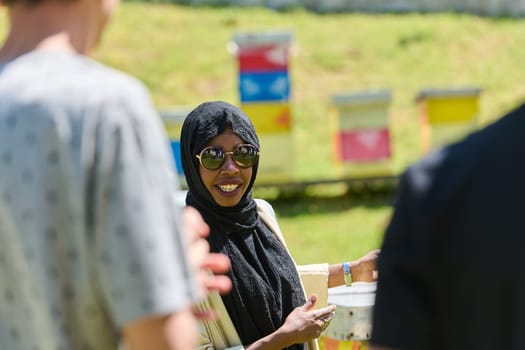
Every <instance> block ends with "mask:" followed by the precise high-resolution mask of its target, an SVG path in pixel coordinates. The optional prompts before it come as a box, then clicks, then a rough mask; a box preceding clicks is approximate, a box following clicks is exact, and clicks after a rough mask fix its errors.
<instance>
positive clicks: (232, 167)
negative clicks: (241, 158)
mask: <svg viewBox="0 0 525 350" xmlns="http://www.w3.org/2000/svg"><path fill="white" fill-rule="evenodd" d="M221 170H222V171H229V172H235V171H239V167H238V166H237V164H235V162H234V161H233V158H232V155H231V154H227V155H226V159H225V160H224V164H223V165H222V167H221Z"/></svg>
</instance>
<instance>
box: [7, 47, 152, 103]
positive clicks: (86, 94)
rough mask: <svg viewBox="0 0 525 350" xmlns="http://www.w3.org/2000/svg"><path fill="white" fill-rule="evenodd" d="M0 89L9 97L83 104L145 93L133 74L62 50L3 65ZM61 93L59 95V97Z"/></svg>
mask: <svg viewBox="0 0 525 350" xmlns="http://www.w3.org/2000/svg"><path fill="white" fill-rule="evenodd" d="M2 75H3V77H2V78H3V79H2V84H4V85H3V91H4V90H5V91H7V92H8V91H16V94H14V93H13V94H14V96H12V97H13V98H19V99H25V100H28V99H30V100H33V101H38V100H40V99H41V100H43V101H54V102H55V103H61V102H60V101H62V102H64V103H72V104H75V105H80V106H81V105H83V104H90V103H97V102H98V101H100V100H103V101H111V100H112V99H123V98H126V99H127V100H128V101H134V100H135V99H136V98H139V96H148V95H147V91H146V89H145V87H144V85H143V84H142V83H141V82H140V81H139V80H138V79H136V78H134V77H132V76H130V75H128V74H126V73H123V72H121V71H118V70H117V69H114V68H111V67H109V66H107V65H105V64H102V63H100V62H97V61H95V60H93V59H91V58H89V57H86V56H83V55H79V54H74V53H69V52H62V51H51V50H49V51H44V50H42V51H39V50H35V51H32V52H29V53H26V54H24V55H22V56H20V57H18V58H17V59H15V60H13V61H11V62H9V63H8V64H6V65H5V66H4V69H3V72H2ZM61 97H62V98H61Z"/></svg>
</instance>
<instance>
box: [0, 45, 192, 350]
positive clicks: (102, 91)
mask: <svg viewBox="0 0 525 350" xmlns="http://www.w3.org/2000/svg"><path fill="white" fill-rule="evenodd" d="M171 161H172V160H171V157H170V153H169V146H168V143H167V139H166V136H165V134H164V131H163V128H162V125H161V121H160V119H159V117H158V116H157V114H156V113H155V110H154V108H153V107H152V104H151V102H150V100H149V97H148V95H147V93H146V91H145V89H144V88H143V86H142V85H141V84H140V83H139V82H138V81H136V80H135V79H133V78H131V77H129V76H126V75H124V74H122V73H119V72H117V71H115V70H112V69H110V68H108V67H105V66H103V65H101V64H98V63H96V62H94V61H92V60H90V59H88V58H85V57H83V56H77V55H71V54H64V53H58V52H33V53H29V54H26V55H24V56H21V57H19V58H18V59H16V60H14V61H12V62H10V63H8V64H4V65H0V349H6V350H8V349H9V350H17V349H28V350H37V349H42V350H44V349H67V350H70V349H86V350H87V349H112V348H113V349H114V348H116V347H117V345H118V342H119V335H118V332H119V329H120V328H121V327H122V326H124V325H126V324H128V323H129V322H132V321H134V320H137V319H139V318H142V317H146V316H149V315H153V314H164V313H169V312H172V311H175V310H178V309H180V308H181V307H184V306H186V305H187V304H188V302H190V301H191V300H193V299H194V298H195V295H196V292H195V288H194V281H193V280H192V278H191V275H190V273H189V267H188V266H187V264H186V256H185V252H184V249H183V248H184V245H183V238H182V237H181V235H180V233H179V232H180V228H179V227H178V224H179V222H180V212H179V210H180V209H179V207H177V206H176V205H175V203H174V201H173V193H174V191H175V190H176V186H177V185H178V184H177V183H175V182H174V181H175V180H174V177H170V170H169V169H171V168H172V167H173V165H172V164H171Z"/></svg>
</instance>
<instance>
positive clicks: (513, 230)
mask: <svg viewBox="0 0 525 350" xmlns="http://www.w3.org/2000/svg"><path fill="white" fill-rule="evenodd" d="M524 134H525V109H524V107H523V106H522V107H520V108H518V109H516V110H515V111H513V112H511V113H510V114H508V115H506V116H505V117H503V118H502V119H501V120H499V121H497V122H495V123H494V124H492V125H490V126H488V127H487V128H485V129H483V130H481V131H479V132H476V133H474V134H472V135H471V136H469V137H468V138H466V139H465V140H464V141H462V142H459V143H457V144H453V145H451V146H449V147H446V148H444V149H443V150H441V151H439V152H437V153H435V154H433V155H431V156H429V157H428V158H427V159H425V160H423V161H421V162H419V163H418V164H416V165H414V166H412V167H410V168H409V169H408V170H407V171H406V173H405V174H404V175H403V176H402V178H401V183H400V188H399V198H398V202H397V204H396V206H395V211H394V215H393V218H392V221H391V223H390V226H389V228H388V229H387V232H386V235H385V239H384V243H383V247H382V249H381V254H380V256H379V282H378V290H377V298H376V305H375V310H374V321H373V331H372V339H371V343H373V344H375V345H374V346H372V347H371V349H373V350H378V349H418V350H421V349H439V350H443V349H461V350H469V349H473V350H474V349H475V350H480V349H505V350H513V349H514V350H518V349H525V333H524V332H523V329H525V255H524V254H523V251H522V250H523V247H524V246H525V229H524V224H523V219H524V217H525V209H524V208H525V206H524V199H525V163H524V161H523V160H524V159H525V136H524Z"/></svg>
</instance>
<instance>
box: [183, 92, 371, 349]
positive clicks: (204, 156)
mask: <svg viewBox="0 0 525 350" xmlns="http://www.w3.org/2000/svg"><path fill="white" fill-rule="evenodd" d="M180 145H181V155H182V157H181V158H182V167H183V169H184V175H185V176H186V182H187V184H188V193H187V196H186V203H187V204H188V205H190V206H192V207H194V208H196V209H197V210H199V212H200V213H201V215H202V216H203V218H204V220H205V221H206V222H207V223H208V225H209V226H210V235H209V236H208V241H209V242H210V245H211V249H212V251H214V252H220V253H223V254H226V255H227V256H228V257H229V258H230V260H231V264H232V268H231V270H230V271H229V272H228V275H229V277H230V279H231V280H232V284H233V287H232V291H231V293H229V294H227V295H223V296H222V297H220V296H218V295H217V294H216V293H211V294H210V295H209V297H208V299H207V302H209V305H204V307H205V308H213V309H214V310H216V311H217V314H218V317H217V318H216V319H213V320H204V322H203V323H204V324H205V332H203V334H202V341H201V343H200V345H201V346H202V348H206V349H207V348H210V347H211V348H215V349H224V348H227V347H233V346H243V347H245V348H247V349H250V350H252V349H283V348H286V349H297V350H298V349H305V347H306V346H307V347H308V349H309V350H315V349H317V347H318V344H317V341H316V339H317V338H318V337H319V335H320V334H321V332H322V331H324V330H325V329H326V327H328V325H329V323H330V320H331V317H332V316H333V312H334V310H335V305H330V306H327V299H328V288H329V287H335V286H338V285H344V284H345V283H346V284H350V283H351V282H352V281H351V279H353V281H362V282H372V281H374V280H375V279H376V275H377V274H376V271H375V268H376V259H377V255H378V250H373V251H371V252H369V253H367V254H365V255H364V256H363V257H361V258H360V259H358V260H355V261H351V262H343V263H338V264H330V265H329V264H327V263H321V264H310V265H301V266H297V265H296V264H295V262H294V260H293V258H292V256H291V254H290V252H289V251H288V248H287V246H286V242H285V239H284V236H283V234H282V232H281V230H280V228H279V223H278V221H277V217H276V215H275V212H274V210H273V208H272V206H271V205H270V203H268V202H266V201H264V200H262V199H254V198H252V191H251V189H252V186H253V184H254V182H255V180H256V177H257V171H258V168H259V156H264V153H262V152H260V147H259V139H258V136H257V133H256V130H255V128H254V126H253V124H252V122H251V120H250V119H249V118H248V116H247V115H246V114H244V112H243V111H242V110H241V109H240V108H238V107H236V106H233V105H231V104H229V103H226V102H222V101H211V102H204V103H202V104H200V105H199V106H198V107H196V108H195V109H194V110H193V111H192V112H191V113H190V114H189V115H188V116H187V117H186V119H185V120H184V124H183V126H182V131H181V138H180ZM266 156H267V157H272V156H276V155H271V154H266Z"/></svg>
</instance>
